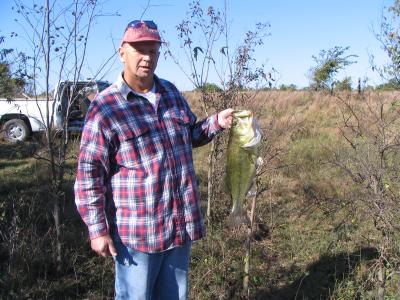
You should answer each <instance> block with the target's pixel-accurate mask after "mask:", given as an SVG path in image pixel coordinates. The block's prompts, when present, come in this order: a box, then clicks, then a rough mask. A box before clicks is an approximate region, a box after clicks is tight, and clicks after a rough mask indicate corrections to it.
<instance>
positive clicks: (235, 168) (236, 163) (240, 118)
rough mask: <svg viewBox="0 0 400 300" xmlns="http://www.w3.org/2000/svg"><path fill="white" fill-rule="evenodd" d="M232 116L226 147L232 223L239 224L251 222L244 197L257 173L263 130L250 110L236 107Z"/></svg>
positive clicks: (233, 225)
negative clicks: (261, 130)
mask: <svg viewBox="0 0 400 300" xmlns="http://www.w3.org/2000/svg"><path fill="white" fill-rule="evenodd" d="M232 117H233V119H232V127H231V129H230V135H229V142H228V150H227V184H228V188H229V191H230V194H231V198H232V202H233V207H232V212H231V215H230V217H229V225H230V226H231V227H237V226H239V225H241V224H244V223H249V218H248V216H247V212H246V209H245V208H244V206H243V201H244V199H245V198H246V194H247V193H248V191H249V190H250V188H251V185H252V182H253V179H254V176H255V172H256V167H257V156H258V145H259V144H260V141H261V132H260V129H259V126H258V125H257V122H256V120H255V118H254V117H253V113H252V112H251V111H249V110H236V111H234V112H233V114H232Z"/></svg>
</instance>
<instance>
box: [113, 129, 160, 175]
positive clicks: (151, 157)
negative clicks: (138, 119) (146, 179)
mask: <svg viewBox="0 0 400 300" xmlns="http://www.w3.org/2000/svg"><path fill="white" fill-rule="evenodd" d="M119 140H120V146H119V150H118V152H117V155H116V159H117V163H118V165H119V166H121V167H125V168H127V169H135V170H143V171H144V170H145V169H146V168H148V167H151V165H150V164H151V163H152V162H154V161H155V160H157V157H158V155H159V153H160V149H159V143H157V140H158V138H157V136H156V133H155V131H154V129H152V127H151V125H150V124H146V123H141V124H140V126H132V127H131V126H128V125H123V126H121V135H120V138H119ZM157 145H158V146H157Z"/></svg>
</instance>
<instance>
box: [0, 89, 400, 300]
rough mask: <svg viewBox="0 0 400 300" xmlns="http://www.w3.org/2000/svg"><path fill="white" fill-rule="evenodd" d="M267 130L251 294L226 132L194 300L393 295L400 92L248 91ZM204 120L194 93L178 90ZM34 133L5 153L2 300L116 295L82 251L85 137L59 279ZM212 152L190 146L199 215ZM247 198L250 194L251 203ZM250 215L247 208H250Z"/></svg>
mask: <svg viewBox="0 0 400 300" xmlns="http://www.w3.org/2000/svg"><path fill="white" fill-rule="evenodd" d="M250 94H251V97H249V98H248V100H247V102H246V103H245V104H243V103H242V104H241V105H240V106H241V107H246V108H251V109H252V110H253V111H254V112H255V114H256V116H257V118H258V120H259V122H260V124H261V127H262V131H263V135H264V139H263V145H262V147H261V149H260V155H261V156H262V158H263V161H264V164H263V165H262V166H261V167H260V169H259V173H258V177H257V182H256V184H255V186H256V187H257V191H256V192H257V193H256V202H255V218H254V226H253V231H252V233H251V239H250V241H251V256H250V272H249V296H247V295H246V294H247V291H245V292H243V286H242V282H243V276H244V271H243V266H244V257H245V251H246V247H245V246H246V239H247V234H248V232H247V229H246V228H240V229H236V230H232V229H230V228H229V227H227V225H226V220H227V217H228V215H229V213H230V208H231V203H230V199H229V196H228V195H227V193H226V187H225V183H224V176H223V175H224V168H225V152H224V151H225V149H226V140H227V136H228V134H227V133H223V135H222V136H221V137H220V138H219V139H218V141H217V149H219V150H220V151H219V152H218V153H217V154H216V156H215V157H214V158H215V161H216V165H215V170H214V172H215V176H214V178H215V180H214V189H213V194H212V195H213V197H212V202H211V215H210V216H209V218H208V219H207V230H208V235H207V237H206V238H205V239H203V240H202V241H200V242H197V243H195V244H194V246H193V250H192V259H191V269H190V299H242V298H246V297H248V298H250V299H375V296H376V294H377V292H378V291H379V289H381V290H382V283H384V291H385V299H399V298H400V273H399V272H398V270H399V266H400V264H399V263H400V262H399V258H400V251H399V248H398V246H399V245H400V243H399V241H400V240H399V234H398V233H399V232H398V226H397V224H400V223H399V222H398V221H399V217H400V214H399V211H398V209H399V208H398V207H397V206H398V205H396V204H397V199H398V197H399V195H400V188H399V186H400V179H399V177H398V174H399V172H400V156H399V154H400V151H399V150H400V149H399V145H400V143H398V134H397V132H399V130H400V118H399V117H400V115H399V111H400V110H399V107H400V106H398V104H400V102H399V101H400V97H399V96H400V93H399V92H377V91H365V93H364V94H362V95H359V94H356V93H355V92H353V93H350V92H343V93H341V94H335V95H330V94H326V93H322V92H319V93H317V92H310V91H262V92H258V93H255V92H254V93H253V92H251V93H250ZM186 97H187V99H188V101H189V102H190V103H191V106H192V108H193V110H194V111H195V112H196V114H197V115H198V116H199V117H201V116H202V115H203V110H202V108H201V105H200V103H199V100H198V99H199V96H198V95H197V94H194V93H190V94H186ZM38 139H39V138H38V137H36V138H35V139H33V140H32V141H30V142H27V143H23V144H18V145H11V144H6V143H4V142H3V143H1V144H0V178H1V181H0V298H4V299H15V298H18V299H28V298H31V299H39V298H40V299H47V298H48V299H111V298H112V296H113V263H112V261H111V260H110V259H108V260H105V259H102V258H100V257H97V256H96V254H95V253H93V252H92V251H91V250H90V247H89V243H88V238H87V233H86V229H85V227H84V226H83V224H82V222H81V220H80V218H79V217H78V215H77V212H76V211H75V207H74V203H73V194H72V185H73V180H74V176H75V168H76V159H75V158H76V154H77V151H78V144H79V137H74V140H73V142H72V143H71V144H70V150H69V153H70V155H69V160H68V163H67V167H66V169H65V174H66V175H65V183H64V188H63V199H64V201H63V203H62V216H63V222H62V223H63V227H62V232H63V241H62V243H63V271H62V273H59V272H58V273H57V272H56V271H55V269H56V268H55V263H54V253H55V247H56V245H55V230H54V224H53V222H54V221H53V218H52V209H53V201H52V199H51V197H49V195H50V193H49V192H48V190H47V189H48V184H47V183H48V177H47V176H48V174H49V170H48V165H47V164H46V162H45V161H43V160H38V159H36V158H35V156H37V155H36V154H37V153H38V152H40V151H41V146H40V142H39V141H38ZM209 149H210V147H209V146H205V147H202V148H197V149H195V150H194V154H195V164H196V171H197V175H198V179H199V184H200V190H201V193H202V201H203V203H202V204H203V207H204V208H206V206H207V204H206V199H207V195H206V194H207V172H208V169H207V164H206V163H204V162H206V161H207V157H208V151H209ZM248 200H250V199H248ZM247 208H248V210H250V201H248V203H247Z"/></svg>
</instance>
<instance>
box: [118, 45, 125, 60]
mask: <svg viewBox="0 0 400 300" xmlns="http://www.w3.org/2000/svg"><path fill="white" fill-rule="evenodd" d="M125 51H126V50H125V47H124V46H123V45H122V46H121V47H119V49H118V54H119V59H120V60H121V62H123V63H124V62H125Z"/></svg>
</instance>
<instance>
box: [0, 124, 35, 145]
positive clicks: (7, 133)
mask: <svg viewBox="0 0 400 300" xmlns="http://www.w3.org/2000/svg"><path fill="white" fill-rule="evenodd" d="M30 133H31V132H30V130H29V128H28V125H26V123H25V122H24V121H23V120H21V119H11V120H9V121H7V122H5V123H4V125H3V136H4V139H5V140H6V141H8V142H11V143H17V142H23V141H26V140H27V139H28V138H29V136H30Z"/></svg>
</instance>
